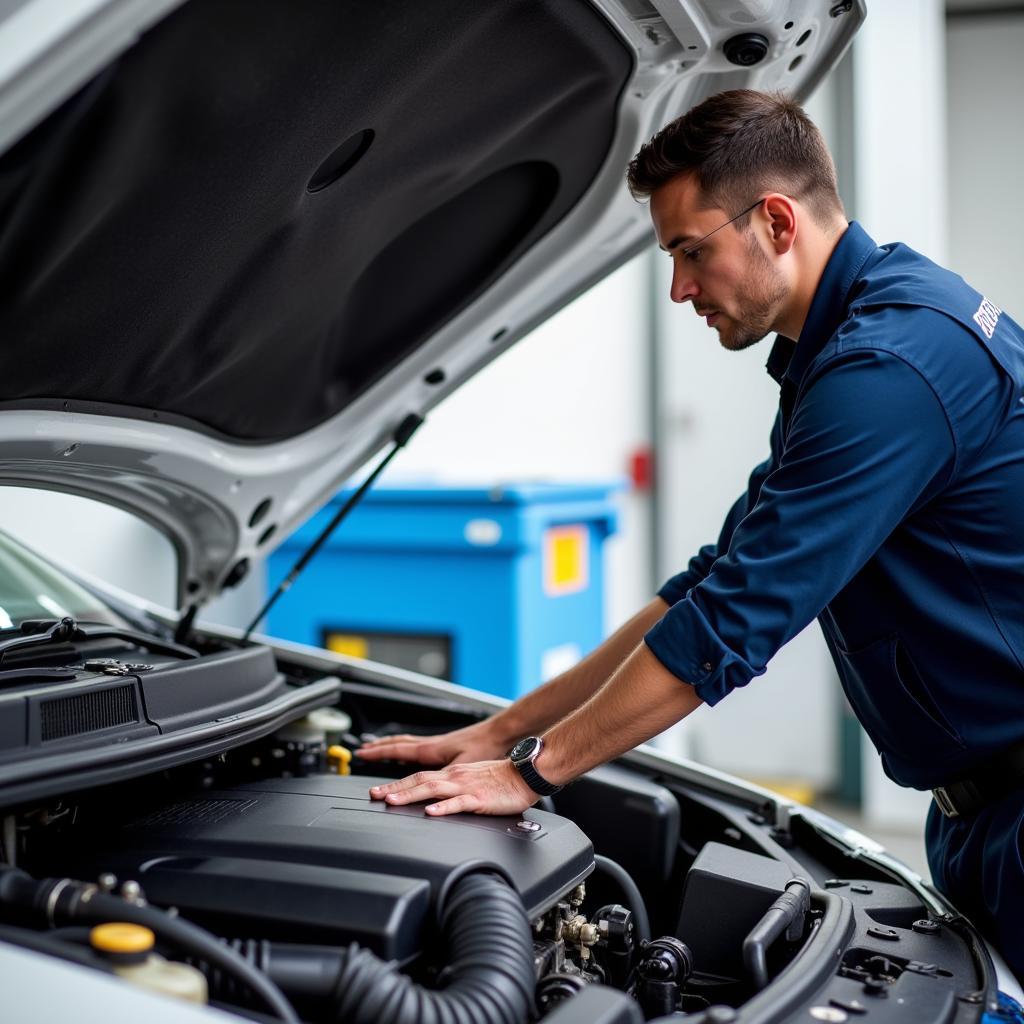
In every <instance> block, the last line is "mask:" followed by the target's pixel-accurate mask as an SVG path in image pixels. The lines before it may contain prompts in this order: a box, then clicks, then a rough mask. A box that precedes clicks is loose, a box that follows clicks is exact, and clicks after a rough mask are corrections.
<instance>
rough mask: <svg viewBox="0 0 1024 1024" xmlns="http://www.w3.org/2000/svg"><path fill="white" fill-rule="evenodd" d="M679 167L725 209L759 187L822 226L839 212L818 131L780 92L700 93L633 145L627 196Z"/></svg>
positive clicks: (641, 193)
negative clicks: (795, 204) (803, 209)
mask: <svg viewBox="0 0 1024 1024" xmlns="http://www.w3.org/2000/svg"><path fill="white" fill-rule="evenodd" d="M680 174H693V175H695V176H696V179H697V184H698V186H699V187H700V190H701V192H702V193H703V196H704V199H705V202H706V204H707V205H708V206H715V207H718V208H719V209H722V210H725V211H727V212H728V213H730V214H731V213H734V212H735V211H736V210H740V209H742V208H743V207H744V206H746V205H748V204H749V203H750V202H751V201H752V200H753V199H756V198H757V195H758V193H759V192H781V193H783V194H784V195H788V196H792V197H793V198H794V199H799V200H800V201H801V202H803V203H806V205H807V207H808V209H809V210H810V212H811V215H812V216H813V217H814V219H815V220H816V221H818V222H819V223H820V224H822V225H826V224H829V223H831V222H832V221H833V220H834V219H835V216H836V214H837V213H838V214H842V213H843V203H842V200H841V199H840V198H839V192H838V188H837V185H836V169H835V164H833V162H832V157H831V155H830V154H829V151H828V147H827V146H826V145H825V140H824V139H823V138H822V136H821V132H820V131H819V130H818V128H817V126H816V125H815V124H814V122H813V121H811V119H810V118H809V117H808V116H807V115H806V114H805V113H804V111H803V108H802V107H801V106H800V104H799V103H797V102H796V101H795V100H792V99H790V98H789V97H787V96H785V95H783V94H782V93H764V92H755V91H754V90H752V89H733V90H731V91H730V92H722V93H719V94H718V95H717V96H712V97H710V98H709V99H706V100H705V101H704V102H703V103H701V104H699V105H698V106H696V107H694V108H693V109H692V110H690V111H689V112H688V113H686V114H684V115H683V116H682V117H680V118H677V119H676V120H675V121H673V122H672V123H671V124H668V125H666V126H665V127H664V128H662V129H661V131H659V132H658V133H657V135H655V136H654V138H652V139H651V141H650V142H647V143H645V144H644V145H643V146H641V147H640V152H639V153H637V155H636V156H635V157H633V159H632V160H631V161H630V164H629V171H628V172H627V174H626V182H627V184H628V185H629V191H630V192H631V193H632V195H633V198H634V199H647V198H649V197H650V195H651V193H652V192H654V191H655V190H656V189H658V188H660V187H661V186H662V185H664V184H665V183H666V182H668V181H670V180H671V179H673V178H675V177H677V176H679V175H680ZM740 223H743V224H746V223H748V221H747V219H746V218H743V219H742V220H741V221H740Z"/></svg>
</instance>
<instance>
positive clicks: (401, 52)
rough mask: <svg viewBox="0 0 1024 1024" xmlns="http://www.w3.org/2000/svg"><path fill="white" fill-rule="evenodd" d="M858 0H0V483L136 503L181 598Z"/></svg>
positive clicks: (453, 363) (531, 299)
mask: <svg viewBox="0 0 1024 1024" xmlns="http://www.w3.org/2000/svg"><path fill="white" fill-rule="evenodd" d="M5 6H6V7H7V8H8V9H9V8H10V7H11V5H10V4H8V5H5ZM863 17H864V5H863V2H861V0H856V2H853V3H836V2H826V0H731V2H730V3H728V4H723V3H719V2H713V0H702V2H697V0H557V2H552V0H501V2H490V3H480V2H479V0H431V2H430V3H423V2H422V0H390V2H389V3H387V4H358V5H357V4H349V3H335V2H327V0H306V2H304V3H301V4H284V3H281V2H279V0H203V2H201V3H200V2H195V0H193V2H191V3H184V4H182V3H179V2H173V0H75V2H73V3H72V2H68V0H31V2H25V3H21V4H16V5H14V9H13V10H12V11H10V13H8V14H7V15H6V17H4V18H3V20H2V21H0V154H2V155H0V294H2V301H0V336H2V337H3V340H4V344H3V346H2V348H0V364H2V365H0V382H2V383H0V483H4V484H14V485H24V486H30V487H42V488H50V489H56V490H61V491H67V492H73V493H76V494H80V495H85V496H88V497H92V498H98V499H101V500H103V501H106V502H108V503H110V504H113V505H117V506H119V507H121V508H124V509H127V510H129V511H131V512H133V513H135V514H137V515H139V516H141V517H143V518H144V519H146V520H148V521H150V522H151V523H153V524H154V525H156V526H158V527H159V528H160V529H162V530H163V531H164V532H165V533H167V534H168V535H169V536H170V538H171V539H172V541H173V543H174V544H175V546H176V548H177V550H178V553H179V560H180V561H179V564H180V578H179V585H178V594H177V599H178V605H179V606H184V605H186V604H196V603H201V602H202V601H204V600H206V599H207V598H209V597H211V596H212V595H214V594H216V593H217V592H218V591H219V590H220V589H221V588H222V587H224V586H225V585H230V584H231V583H233V582H237V581H238V580H239V579H240V578H241V577H242V576H243V575H244V573H245V569H246V567H247V566H248V565H249V564H250V562H251V561H252V559H254V558H255V557H257V556H262V555H264V554H266V553H268V552H269V551H270V550H271V549H272V548H273V547H274V545H275V543H276V542H277V541H279V540H281V539H283V538H284V537H286V536H287V535H288V534H289V533H290V532H291V530H292V529H293V528H294V527H296V526H297V525H298V524H299V523H300V522H302V521H303V520H304V519H306V518H307V517H308V516H309V515H310V514H311V513H312V512H313V511H314V510H315V509H316V508H317V507H318V506H319V505H320V504H322V503H323V502H324V501H325V500H326V499H327V498H328V497H329V496H330V495H332V494H333V493H334V491H335V490H336V489H337V487H338V486H339V484H340V483H341V482H342V481H343V480H344V479H345V478H346V477H347V476H349V475H350V474H351V473H352V472H353V471H354V470H355V469H357V468H358V467H359V466H360V465H361V464H363V463H364V462H365V460H366V459H367V458H368V457H369V456H370V455H371V454H373V453H374V452H375V451H376V450H378V449H380V448H381V447H382V446H383V445H384V444H386V443H387V441H388V439H389V437H390V436H391V435H392V433H393V432H394V430H395V428H396V426H397V425H398V424H399V423H400V422H401V421H402V420H404V419H405V418H406V417H407V416H408V415H409V414H410V413H414V414H418V415H423V414H425V413H426V412H427V411H429V410H430V408H432V407H433V406H434V405H435V404H436V403H437V402H439V401H440V400H441V399H442V398H444V397H445V396H446V395H447V394H449V393H450V392H451V391H452V390H453V389H454V388H456V387H457V386H458V385H459V384H460V383H462V382H463V381H464V380H466V379H467V378H468V377H470V376H472V374H474V373H475V372H476V371H477V370H478V369H480V368H481V367H482V366H484V365H485V364H486V363H488V362H489V361H490V360H491V359H493V358H495V357H496V356H497V355H498V354H499V353H500V352H502V351H503V350H504V349H505V348H507V347H508V346H509V345H511V344H513V343H514V342H515V341H516V340H517V339H518V338H520V337H521V336H523V335H524V334H526V333H527V332H528V331H530V330H531V329H532V328H534V327H535V326H537V324H539V323H540V322H541V321H543V320H544V319H545V318H547V317H548V316H550V315H551V314H552V313H554V312H555V311H556V310H558V309H559V308H560V307H561V306H563V305H564V304H565V303H566V302H568V301H569V300H570V299H572V298H573V297H575V296H576V295H578V294H580V293H581V292H582V291H584V290H585V289H586V288H587V287H589V286H590V285H591V284H593V283H594V282H595V281H597V280H598V279H599V278H601V277H603V276H604V275H606V274H607V273H609V272H610V271H611V270H613V269H614V268H615V267H616V266H618V265H619V264H621V263H622V262H624V261H625V260H626V259H628V258H629V257H630V256H632V255H633V254H635V253H636V252H638V251H639V250H640V249H642V248H643V247H644V246H645V245H647V244H649V241H650V237H651V230H650V224H649V217H648V213H647V209H646V207H645V206H642V205H640V204H637V203H635V202H633V200H632V199H631V198H630V197H629V195H628V194H627V192H626V190H625V187H624V184H623V175H624V171H625V167H626V164H627V163H628V161H629V159H630V158H631V156H632V155H633V153H634V152H635V151H636V149H637V148H638V147H639V145H640V144H641V143H642V142H643V141H645V140H646V139H647V138H648V137H649V136H650V135H651V134H653V132H654V131H656V130H657V129H658V128H659V127H660V126H661V125H662V124H664V123H665V122H667V121H668V120H670V119H671V118H673V117H675V116H678V115H679V114H681V113H683V112H685V111H686V110H687V109H688V108H690V107H691V106H693V105H694V104H695V103H698V102H700V101H701V100H703V99H704V98H705V97H707V96H709V95H711V94H713V93H716V92H720V91H722V90H724V89H730V88H736V87H752V88H760V89H785V90H787V91H789V92H791V93H794V94H795V95H796V96H798V97H803V96H806V95H807V94H808V93H809V92H810V91H811V89H812V88H813V87H814V86H815V85H816V84H817V82H818V81H819V80H820V79H821V77H822V76H823V75H824V74H825V72H826V71H827V70H828V69H829V67H831V65H832V64H833V63H834V62H835V61H836V60H837V59H838V58H839V56H840V55H841V53H842V51H843V50H844V48H845V47H846V45H847V44H848V42H849V41H850V39H851V38H852V36H853V34H854V32H855V31H856V29H857V27H858V25H859V24H860V22H861V21H862V20H863ZM787 26H788V27H787ZM744 35H751V36H759V37H761V38H762V39H763V44H760V43H758V42H757V41H756V40H754V41H751V40H747V42H746V44H745V45H744V44H743V40H742V39H741V40H740V41H739V42H737V38H738V37H742V36H744ZM758 46H762V47H763V49H764V51H765V52H764V55H763V57H762V58H761V59H759V60H758V61H757V62H756V63H754V64H752V65H750V66H743V64H742V63H739V64H738V63H736V61H743V60H748V59H752V58H753V57H757V56H758ZM730 58H731V59H730Z"/></svg>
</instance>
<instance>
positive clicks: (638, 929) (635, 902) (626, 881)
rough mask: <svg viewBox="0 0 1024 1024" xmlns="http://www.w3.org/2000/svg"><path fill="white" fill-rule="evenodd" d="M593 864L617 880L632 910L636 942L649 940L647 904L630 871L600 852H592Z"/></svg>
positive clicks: (649, 929) (649, 925)
mask: <svg viewBox="0 0 1024 1024" xmlns="http://www.w3.org/2000/svg"><path fill="white" fill-rule="evenodd" d="M594 866H595V867H596V868H597V869H598V870H599V871H603V872H604V873H605V874H606V875H611V877H612V878H614V879H615V881H616V882H618V884H619V888H620V889H621V890H622V892H623V895H624V896H625V897H626V903H627V905H628V906H629V909H630V910H631V911H633V931H634V934H635V935H636V939H637V942H650V941H651V922H650V919H649V918H648V916H647V905H646V904H645V903H644V898H643V896H641V895H640V890H639V889H638V888H637V884H636V882H634V881H633V878H632V876H631V875H630V873H629V872H628V871H627V870H626V869H625V868H624V867H623V866H622V865H621V864H619V863H618V861H614V860H612V859H611V857H604V856H602V855H601V854H600V853H595V854H594Z"/></svg>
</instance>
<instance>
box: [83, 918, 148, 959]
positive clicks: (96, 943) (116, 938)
mask: <svg viewBox="0 0 1024 1024" xmlns="http://www.w3.org/2000/svg"><path fill="white" fill-rule="evenodd" d="M89 942H90V943H92V947H93V949H98V950H100V951H101V952H103V953H148V952H149V951H150V950H151V949H152V948H153V945H154V943H155V942H156V936H154V935H153V933H152V932H151V931H150V930H149V929H148V928H145V927H143V926H142V925H141V924H127V923H125V922H122V921H111V922H110V923H109V924H98V925H96V927H95V928H93V930H92V931H91V932H89Z"/></svg>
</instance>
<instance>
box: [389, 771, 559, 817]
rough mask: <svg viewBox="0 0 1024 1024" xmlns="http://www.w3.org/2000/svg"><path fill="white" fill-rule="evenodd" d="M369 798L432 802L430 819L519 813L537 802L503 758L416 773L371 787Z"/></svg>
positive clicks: (399, 801) (393, 801)
mask: <svg viewBox="0 0 1024 1024" xmlns="http://www.w3.org/2000/svg"><path fill="white" fill-rule="evenodd" d="M370 796H371V798H372V799H374V800H384V801H386V802H387V803H389V804H413V803H417V802H418V801H420V800H433V801H435V802H434V803H431V804H429V805H428V806H427V809H426V810H427V814H429V815H431V816H440V815H444V814H458V813H459V812H460V811H470V812H472V813H473V814H520V813H521V812H522V811H525V810H526V808H527V807H530V806H532V805H533V804H535V803H536V802H537V800H539V799H540V798H539V797H538V796H537V794H536V793H534V791H533V790H532V789H530V787H529V786H528V785H527V784H526V783H525V782H523V780H522V777H521V776H520V775H519V772H517V771H516V769H515V767H514V766H513V764H512V762H511V761H509V760H508V759H507V758H506V759H505V760H503V761H477V762H474V763H471V764H453V765H449V767H447V768H444V769H442V770H441V771H439V772H417V773H416V774H415V775H410V776H409V777H408V778H405V779H399V780H398V781H397V782H388V783H385V784H384V785H380V786H374V787H372V788H371V790H370ZM439 797H440V798H442V799H440V800H439V799H438V798H439Z"/></svg>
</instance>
